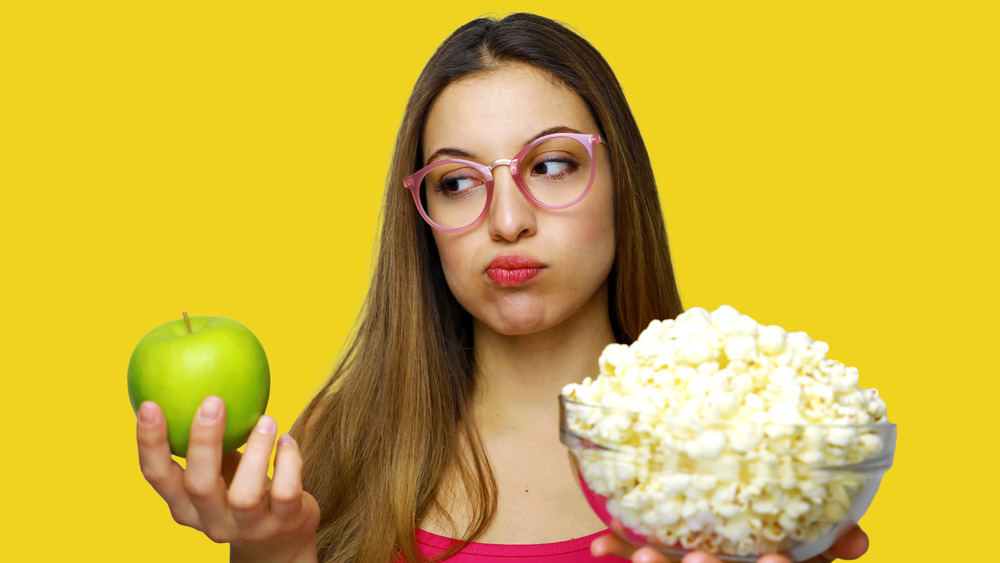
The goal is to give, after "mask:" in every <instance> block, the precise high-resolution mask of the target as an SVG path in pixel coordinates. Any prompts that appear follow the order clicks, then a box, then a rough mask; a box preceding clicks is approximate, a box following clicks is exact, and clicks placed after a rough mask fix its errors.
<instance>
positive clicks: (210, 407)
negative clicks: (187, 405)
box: [198, 397, 221, 422]
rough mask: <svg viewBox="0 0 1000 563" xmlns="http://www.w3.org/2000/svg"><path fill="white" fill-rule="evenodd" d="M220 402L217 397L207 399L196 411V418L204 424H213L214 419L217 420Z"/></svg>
mask: <svg viewBox="0 0 1000 563" xmlns="http://www.w3.org/2000/svg"><path fill="white" fill-rule="evenodd" d="M220 403H221V401H220V400H219V398H218V397H208V398H206V399H205V401H204V402H203V403H202V404H201V408H200V409H198V416H199V417H200V418H201V419H202V421H204V422H214V421H215V419H217V418H219V411H220V410H221V409H220V408H219V407H220V406H221V405H220Z"/></svg>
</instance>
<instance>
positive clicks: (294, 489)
mask: <svg viewBox="0 0 1000 563" xmlns="http://www.w3.org/2000/svg"><path fill="white" fill-rule="evenodd" d="M301 493H302V489H301V488H299V487H298V486H296V485H289V484H276V485H274V486H273V487H272V488H271V498H272V499H273V500H274V501H276V502H281V503H291V502H295V501H297V500H298V499H299V495H300V494H301Z"/></svg>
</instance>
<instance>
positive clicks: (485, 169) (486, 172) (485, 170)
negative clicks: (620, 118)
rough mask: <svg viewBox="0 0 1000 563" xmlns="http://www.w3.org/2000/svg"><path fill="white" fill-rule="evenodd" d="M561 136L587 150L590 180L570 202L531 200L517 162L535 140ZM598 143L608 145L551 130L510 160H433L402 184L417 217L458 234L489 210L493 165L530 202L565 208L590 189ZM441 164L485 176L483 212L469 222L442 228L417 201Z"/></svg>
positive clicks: (590, 135) (597, 137) (593, 136)
mask: <svg viewBox="0 0 1000 563" xmlns="http://www.w3.org/2000/svg"><path fill="white" fill-rule="evenodd" d="M561 137H568V138H570V139H574V140H576V141H579V142H580V144H582V145H583V146H584V147H585V148H586V149H587V153H588V154H589V155H590V180H589V181H588V182H587V188H586V189H585V190H583V193H582V194H580V196H579V197H577V198H576V199H574V200H573V201H571V202H569V203H563V204H561V205H549V204H547V203H542V202H540V201H538V200H537V199H535V196H533V195H531V190H529V189H528V185H527V184H525V183H524V179H523V178H521V175H520V174H518V163H519V162H520V160H521V159H522V158H524V156H525V155H527V154H528V151H530V150H531V149H533V148H534V147H535V146H536V145H538V144H539V143H543V142H545V141H547V140H549V139H554V138H561ZM598 143H603V144H605V145H607V144H608V143H607V142H606V141H605V140H604V139H601V136H600V135H597V134H594V133H553V134H551V135H544V136H542V137H539V138H537V139H535V140H534V141H532V142H530V143H528V144H527V145H526V146H525V147H524V148H523V149H521V150H520V151H519V152H518V153H517V154H516V155H515V156H514V158H511V159H505V158H501V159H498V160H494V161H493V162H491V163H489V164H488V165H482V164H479V163H478V162H472V161H471V160H462V159H456V158H447V159H444V160H435V161H434V162H432V163H430V164H428V165H427V166H424V167H423V168H421V169H420V170H417V171H416V172H414V173H413V174H411V175H409V176H407V177H406V178H405V179H404V180H403V187H404V188H406V189H408V190H410V193H411V194H412V195H413V203H414V204H415V205H416V206H417V211H419V212H420V216H421V217H423V218H424V221H427V224H428V225H430V226H431V227H434V228H435V229H437V230H439V231H443V232H446V233H460V232H462V231H467V230H469V229H471V228H473V227H475V226H476V225H478V224H479V222H480V221H482V220H483V217H485V216H486V213H487V212H488V211H489V210H490V203H492V202H493V169H494V168H496V167H497V166H502V165H506V166H507V168H508V169H509V170H510V174H511V176H513V178H514V183H515V184H517V188H518V189H519V190H521V193H522V194H524V197H526V198H528V200H529V201H530V202H531V203H534V204H535V205H537V206H539V207H543V208H545V209H565V208H567V207H569V206H571V205H573V204H575V203H577V202H579V201H580V200H581V199H583V198H584V197H586V196H587V194H588V193H589V192H590V188H591V187H592V186H593V185H594V177H595V176H596V175H597V160H596V159H595V158H594V146H595V145H597V144H598ZM445 164H465V165H467V166H469V167H470V168H474V169H475V170H477V171H479V173H481V174H482V175H483V178H485V179H486V205H484V206H483V212H482V213H480V214H479V217H476V219H475V220H474V221H473V222H471V223H469V224H468V225H466V226H464V227H458V228H454V229H449V228H447V227H442V226H441V225H438V224H437V223H435V222H434V221H432V220H431V218H430V217H429V216H428V215H427V212H426V211H424V206H423V204H421V203H420V184H421V182H423V180H424V176H426V175H427V173H428V172H430V171H431V170H433V169H435V168H437V167H438V166H443V165H445Z"/></svg>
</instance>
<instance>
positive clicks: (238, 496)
mask: <svg viewBox="0 0 1000 563" xmlns="http://www.w3.org/2000/svg"><path fill="white" fill-rule="evenodd" d="M263 501H264V496H263V495H262V494H252V493H250V494H248V493H241V492H235V491H230V492H229V505H230V506H232V507H233V508H234V509H236V510H244V511H246V510H252V509H254V508H257V507H258V506H260V505H261V504H262V503H263Z"/></svg>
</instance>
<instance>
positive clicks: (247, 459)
mask: <svg viewBox="0 0 1000 563" xmlns="http://www.w3.org/2000/svg"><path fill="white" fill-rule="evenodd" d="M277 432H278V425H277V424H276V423H275V422H274V419H273V418H271V417H270V416H267V415H266V414H264V415H261V417H260V419H259V420H258V421H257V425H256V426H254V429H253V432H251V433H250V439H249V440H248V441H247V447H246V449H245V450H244V454H243V458H242V459H241V460H240V465H239V467H237V468H236V475H235V476H234V477H233V483H232V485H231V486H230V487H229V508H230V510H231V511H232V514H233V519H234V520H235V521H236V524H237V525H238V526H239V527H240V529H242V530H248V529H252V528H255V527H257V526H258V525H259V524H260V523H261V522H262V521H263V520H264V519H265V517H266V516H267V511H268V505H269V502H268V495H267V482H268V478H267V466H268V464H269V463H270V461H271V449H272V448H273V447H274V435H275V434H277Z"/></svg>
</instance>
